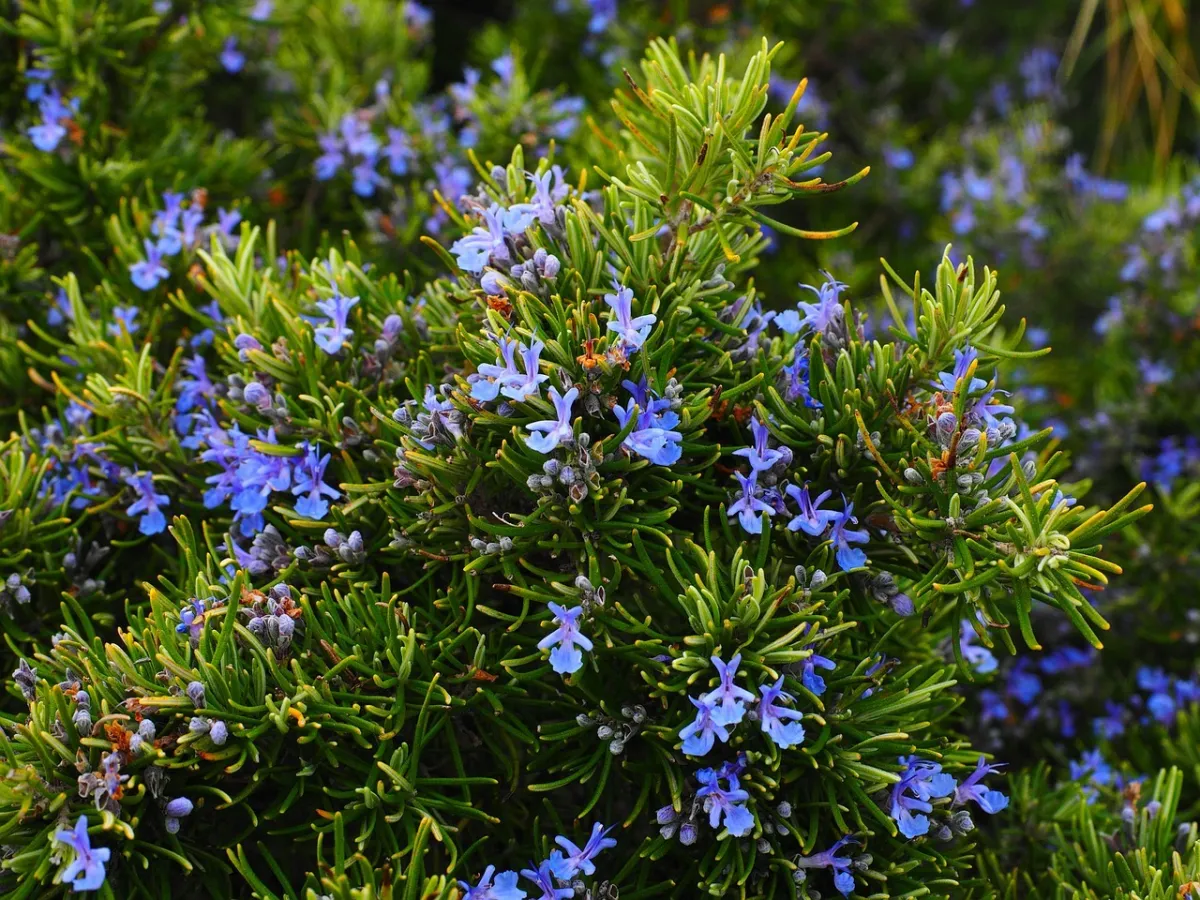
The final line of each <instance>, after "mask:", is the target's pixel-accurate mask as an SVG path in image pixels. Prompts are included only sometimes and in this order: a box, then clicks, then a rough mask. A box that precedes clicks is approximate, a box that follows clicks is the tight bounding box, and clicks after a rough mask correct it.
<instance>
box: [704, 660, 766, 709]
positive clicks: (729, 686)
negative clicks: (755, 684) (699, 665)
mask: <svg viewBox="0 0 1200 900" xmlns="http://www.w3.org/2000/svg"><path fill="white" fill-rule="evenodd" d="M710 659H711V661H712V664H713V667H714V668H715V669H716V670H717V676H718V677H719V678H720V679H721V683H720V684H719V685H718V686H717V687H716V688H714V689H713V690H711V691H709V692H708V693H707V694H705V695H704V696H703V697H701V698H700V700H701V701H702V702H703V703H705V704H707V705H709V706H712V707H714V709H713V721H715V722H717V723H718V724H720V725H736V724H737V723H738V722H740V721H742V716H744V715H745V714H746V707H745V703H752V702H754V695H753V694H752V693H750V692H749V691H748V690H746V689H745V688H740V687H738V686H737V685H736V684H734V683H733V679H734V678H736V677H737V670H738V666H740V665H741V664H742V654H740V653H735V654H734V655H733V658H732V659H730V660H729V662H728V663H724V662H722V661H721V657H719V656H713V657H710ZM743 701H745V703H743Z"/></svg>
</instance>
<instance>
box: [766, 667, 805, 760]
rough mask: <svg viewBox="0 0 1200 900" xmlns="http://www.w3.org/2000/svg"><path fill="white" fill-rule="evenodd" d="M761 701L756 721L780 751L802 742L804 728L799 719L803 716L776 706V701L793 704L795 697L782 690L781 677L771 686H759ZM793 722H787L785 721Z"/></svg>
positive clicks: (793, 710) (792, 710) (797, 712)
mask: <svg viewBox="0 0 1200 900" xmlns="http://www.w3.org/2000/svg"><path fill="white" fill-rule="evenodd" d="M758 690H759V692H760V693H761V694H762V699H761V700H759V701H758V720H759V722H760V723H761V727H762V730H763V731H764V732H765V733H766V734H767V736H768V737H769V738H770V739H771V740H772V741H774V742H775V745H776V746H777V747H779V749H781V750H787V749H788V748H789V747H795V746H797V745H798V744H800V743H802V742H803V741H804V726H803V725H801V724H800V722H799V719H801V718H803V717H804V714H803V713H801V712H800V711H799V710H795V709H788V708H787V707H783V706H776V705H775V704H776V701H779V700H786V701H790V702H795V699H796V698H795V697H793V696H792V695H791V694H789V693H787V692H786V691H784V690H783V676H782V675H780V676H779V678H778V679H777V680H776V681H775V683H774V684H773V685H771V686H769V687H768V686H767V685H765V684H764V685H760V686H759V688H758ZM789 719H791V720H795V721H787V720H789Z"/></svg>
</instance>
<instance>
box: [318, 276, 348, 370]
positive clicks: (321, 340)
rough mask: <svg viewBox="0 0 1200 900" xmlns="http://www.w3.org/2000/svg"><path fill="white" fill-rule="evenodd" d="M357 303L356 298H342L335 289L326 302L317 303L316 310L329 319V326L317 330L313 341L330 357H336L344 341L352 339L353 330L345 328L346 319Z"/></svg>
mask: <svg viewBox="0 0 1200 900" xmlns="http://www.w3.org/2000/svg"><path fill="white" fill-rule="evenodd" d="M357 303H358V298H357V297H344V296H342V294H341V293H340V292H339V291H338V290H337V288H334V291H333V296H332V297H330V298H329V299H328V300H318V301H317V308H318V309H319V310H321V312H323V313H324V314H325V317H326V318H327V319H329V324H328V325H322V326H321V327H319V328H317V329H316V330H315V331H314V333H313V339H314V341H315V343H316V345H317V346H318V347H320V348H321V349H322V350H324V351H325V352H326V353H328V354H329V355H330V356H336V355H337V354H338V353H339V352H341V349H342V346H343V345H344V344H345V343H346V341H348V340H351V339H352V338H353V337H354V330H353V329H350V328H347V327H346V317H347V316H348V315H349V314H350V310H351V309H352V308H353V307H354V306H355V304H357Z"/></svg>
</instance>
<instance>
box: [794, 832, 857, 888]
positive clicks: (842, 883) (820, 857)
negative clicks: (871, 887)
mask: <svg viewBox="0 0 1200 900" xmlns="http://www.w3.org/2000/svg"><path fill="white" fill-rule="evenodd" d="M854 843H857V841H855V840H854V838H852V837H850V836H849V835H847V836H846V837H844V838H840V839H839V840H838V841H836V842H835V843H834V845H833V846H832V847H830V848H829V849H828V850H822V851H821V852H820V853H814V854H813V855H812V856H801V857H800V858H798V859H797V860H796V866H797V867H798V868H801V869H832V870H833V873H834V874H833V885H834V887H836V888H837V889H838V891H839V892H840V893H841V894H842V896H844V897H849V896H850V893H851V891H853V890H854V876H853V875H851V874H850V867H851V865H852V863H853V860H851V859H849V858H847V857H844V856H837V855H836V854H837V853H838V851H840V850H841V849H842V848H843V847H845V846H846V845H847V844H854Z"/></svg>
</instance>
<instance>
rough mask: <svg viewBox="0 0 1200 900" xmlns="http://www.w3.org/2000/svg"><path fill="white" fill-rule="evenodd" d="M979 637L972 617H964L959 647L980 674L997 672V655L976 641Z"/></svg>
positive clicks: (968, 663) (967, 660)
mask: <svg viewBox="0 0 1200 900" xmlns="http://www.w3.org/2000/svg"><path fill="white" fill-rule="evenodd" d="M977 637H979V635H978V634H977V633H976V631H975V628H974V626H973V625H972V624H971V620H970V619H963V620H962V622H961V623H960V625H959V638H958V648H959V650H960V651H961V652H962V657H963V659H964V660H966V662H967V665H969V666H970V667H971V668H972V669H974V670H975V671H976V672H978V673H979V674H980V675H987V674H988V673H990V672H995V671H996V667H997V666H998V665H999V663H998V662H997V661H996V657H995V655H994V654H993V653H992V651H991V650H989V649H988V648H987V647H984V646H981V645H979V644H976V643H975V639H976V638H977Z"/></svg>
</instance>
